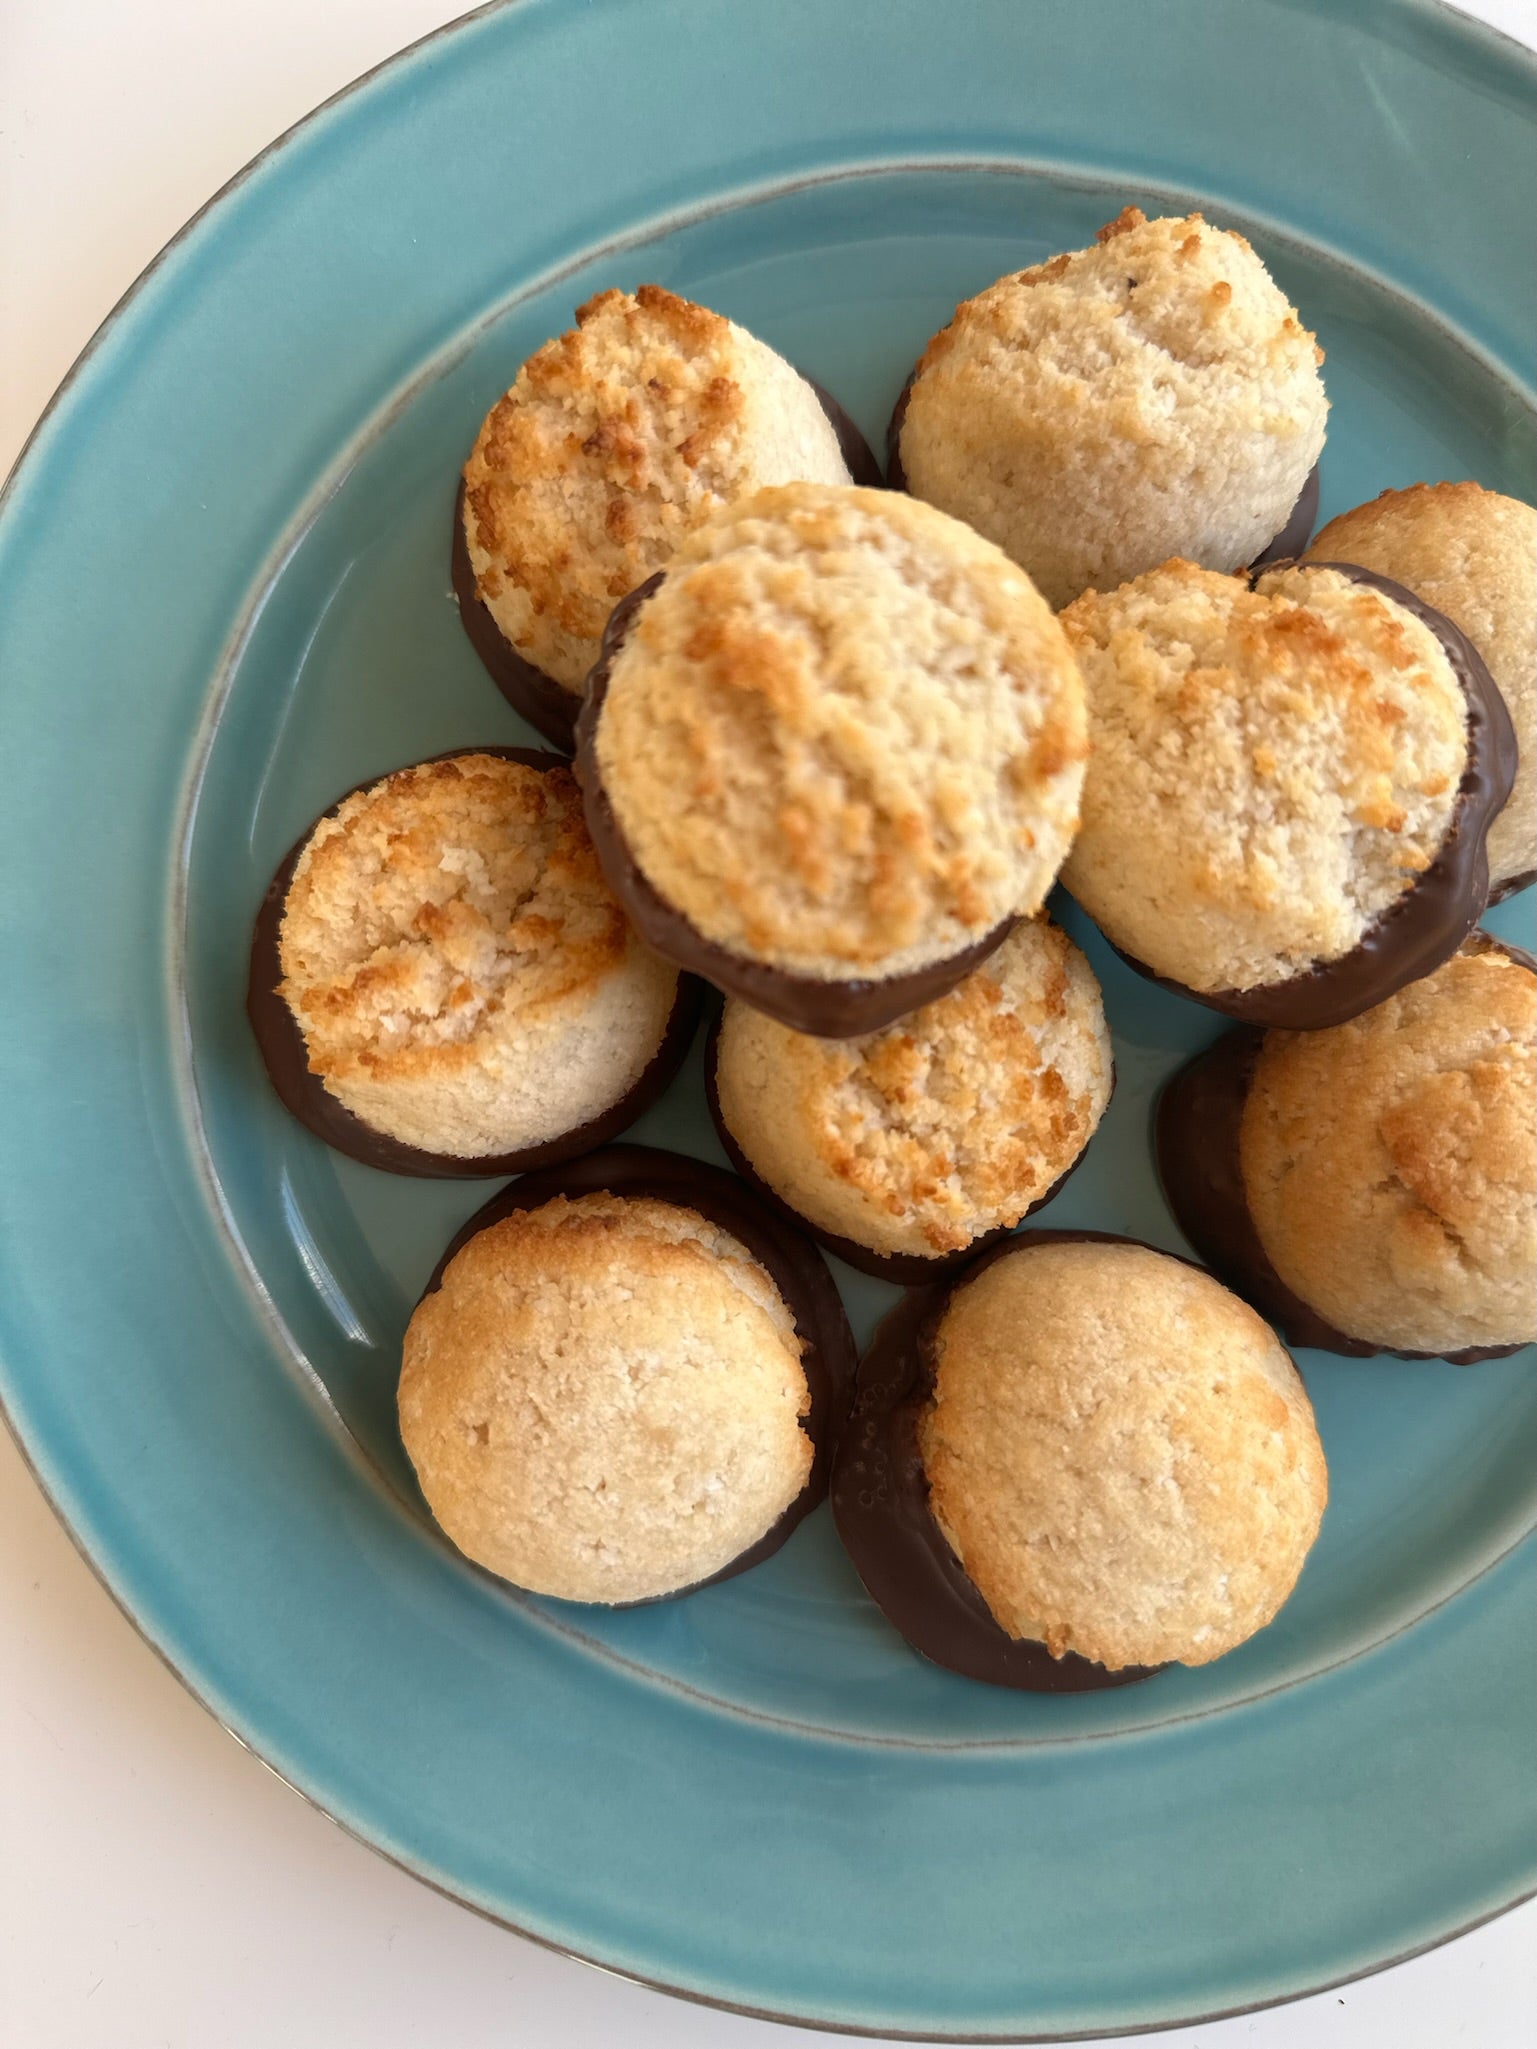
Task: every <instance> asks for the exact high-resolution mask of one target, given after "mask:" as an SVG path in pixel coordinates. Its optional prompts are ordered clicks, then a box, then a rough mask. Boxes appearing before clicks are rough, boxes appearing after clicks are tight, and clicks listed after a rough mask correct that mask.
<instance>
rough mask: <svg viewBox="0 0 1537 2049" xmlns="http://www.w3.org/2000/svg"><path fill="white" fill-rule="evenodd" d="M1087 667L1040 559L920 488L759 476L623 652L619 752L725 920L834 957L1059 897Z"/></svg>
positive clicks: (864, 965)
mask: <svg viewBox="0 0 1537 2049" xmlns="http://www.w3.org/2000/svg"><path fill="white" fill-rule="evenodd" d="M1085 748H1086V740H1085V716H1084V705H1083V686H1082V682H1081V679H1080V677H1079V675H1078V670H1077V665H1076V663H1075V662H1074V660H1073V656H1072V653H1071V651H1070V649H1069V647H1068V645H1067V642H1066V639H1065V638H1064V636H1063V633H1062V630H1061V628H1060V627H1059V626H1058V624H1057V622H1056V620H1055V619H1054V618H1053V617H1052V614H1051V612H1050V610H1049V608H1048V607H1047V605H1046V603H1045V601H1044V600H1043V599H1042V598H1041V596H1040V594H1039V593H1038V592H1037V591H1036V589H1035V587H1034V586H1033V585H1032V584H1031V582H1030V580H1029V578H1028V577H1027V576H1025V574H1024V573H1023V572H1022V571H1021V570H1019V569H1017V568H1016V567H1015V566H1014V564H1013V563H1011V562H1010V561H1009V560H1008V559H1007V557H1006V556H1004V555H1002V554H1001V553H1000V552H999V551H998V550H997V549H996V548H994V547H993V546H992V545H991V543H990V542H987V541H984V540H982V539H981V538H980V537H979V536H978V535H976V534H974V533H972V532H971V531H970V530H969V529H968V528H966V527H964V526H962V525H961V524H960V523H959V522H958V521H956V520H952V519H950V518H948V517H947V516H946V515H945V514H943V513H941V512H937V511H935V509H934V508H933V507H932V506H928V505H923V504H921V503H919V502H918V501H917V500H916V499H912V498H906V497H902V496H900V495H899V494H897V493H895V492H888V491H870V490H861V489H856V488H854V487H852V486H849V487H845V488H842V489H838V488H830V487H828V486H825V485H813V484H798V485H789V486H786V487H784V488H782V489H779V490H769V491H761V492H758V493H757V494H756V495H755V496H753V497H752V498H749V499H745V500H742V501H740V502H738V503H737V504H735V505H733V506H731V507H729V508H727V509H725V510H723V511H721V512H718V513H717V514H715V516H714V517H713V518H711V519H710V520H709V521H708V522H707V524H705V525H704V526H702V527H700V528H698V529H697V530H696V531H695V532H694V533H693V534H692V535H690V537H689V539H688V540H687V541H685V542H684V544H683V546H682V547H681V548H680V550H679V552H678V554H677V556H676V557H675V558H674V561H673V564H672V566H671V568H670V569H669V571H668V573H667V576H666V578H665V580H664V581H663V583H662V585H661V587H660V588H659V589H658V590H657V592H656V593H655V595H654V596H653V597H651V598H650V599H649V600H648V601H647V602H646V603H645V604H644V605H643V606H642V607H641V609H640V611H639V612H638V613H637V615H636V618H635V622H634V625H633V627H632V628H631V630H630V633H629V635H628V637H627V638H626V639H625V640H624V642H623V644H622V645H621V647H620V648H619V650H618V652H617V654H616V655H615V657H614V660H613V664H612V669H611V672H610V678H609V684H608V694H607V698H606V700H605V702H604V705H603V708H602V712H601V716H600V717H599V720H598V724H597V732H596V761H597V766H598V770H599V773H600V775H601V778H602V783H603V787H604V790H605V791H606V793H607V796H608V798H609V801H610V803H611V804H612V807H613V812H614V817H615V821H616V823H617V825H618V828H619V831H620V833H621V834H622V836H623V839H624V841H625V842H626V844H627V846H628V848H629V851H630V853H631V855H632V856H633V857H634V860H635V862H636V864H637V865H638V867H639V869H640V871H641V873H642V875H643V876H644V877H645V879H646V880H647V881H648V882H649V883H650V884H651V886H652V888H653V889H654V890H656V891H657V892H658V894H659V895H660V896H661V897H662V898H663V900H664V901H665V902H666V903H668V904H669V905H670V906H671V907H672V908H673V909H674V910H676V911H679V912H681V913H682V915H683V916H684V917H685V918H686V919H687V920H688V922H689V924H690V925H691V926H692V927H693V928H694V930H695V931H696V932H698V933H699V934H700V935H701V936H702V937H703V938H704V939H706V940H709V941H712V942H714V943H715V944H717V945H719V946H721V947H723V948H725V949H726V950H727V951H729V952H731V953H734V954H737V955H739V956H741V957H744V958H747V959H750V960H754V961H759V962H766V963H768V964H770V965H772V966H774V967H776V968H780V969H783V970H786V971H788V972H790V973H793V974H797V975H802V976H808V977H818V978H821V979H825V980H829V981H840V980H850V979H856V978H861V977H872V978H882V977H888V976H892V975H898V974H902V973H905V972H908V971H909V970H912V969H915V968H919V967H923V966H927V965H929V964H930V963H934V962H939V961H943V960H946V959H948V958H950V957H951V956H953V955H955V954H957V953H960V952H962V951H963V950H965V949H966V948H968V947H970V946H973V945H975V944H976V943H977V942H978V941H980V940H981V939H983V938H984V937H985V936H986V935H987V934H988V933H989V932H991V931H993V930H994V929H995V928H996V927H997V926H998V925H1000V924H1001V923H1003V922H1004V921H1005V920H1007V919H1009V918H1011V917H1014V916H1016V915H1026V916H1028V915H1030V914H1032V913H1033V912H1034V911H1035V910H1036V909H1038V908H1039V906H1040V904H1041V902H1042V900H1043V899H1044V897H1045V895H1046V892H1047V890H1048V889H1049V888H1050V887H1051V884H1052V882H1053V880H1054V879H1055V876H1056V873H1057V870H1058V868H1059V867H1060V866H1061V863H1062V858H1063V856H1064V854H1065V853H1066V851H1067V848H1068V846H1069V844H1070V843H1071V840H1072V835H1073V832H1074V831H1075V829H1076V826H1077V820H1078V793H1079V790H1080V787H1081V785H1082V781H1083V764H1084V755H1085Z"/></svg>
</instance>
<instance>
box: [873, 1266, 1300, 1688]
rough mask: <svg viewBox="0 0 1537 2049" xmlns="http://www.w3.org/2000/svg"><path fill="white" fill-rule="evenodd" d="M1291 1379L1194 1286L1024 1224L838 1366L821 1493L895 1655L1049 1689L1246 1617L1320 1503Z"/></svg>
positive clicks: (1236, 1625)
mask: <svg viewBox="0 0 1537 2049" xmlns="http://www.w3.org/2000/svg"><path fill="white" fill-rule="evenodd" d="M1327 1492H1328V1481H1327V1474H1326V1471H1325V1465H1324V1456H1323V1450H1322V1447H1321V1445H1320V1443H1319V1439H1318V1432H1317V1428H1316V1425H1315V1423H1314V1420H1313V1412H1312V1407H1311V1405H1310V1403H1309V1401H1308V1397H1307V1392H1306V1390H1305V1389H1304V1387H1303V1385H1302V1382H1301V1380H1300V1378H1299V1377H1298V1375H1297V1372H1296V1369H1295V1367H1294V1366H1293V1365H1292V1362H1291V1360H1290V1358H1289V1357H1288V1355H1287V1353H1286V1352H1285V1350H1284V1349H1283V1347H1282V1346H1281V1345H1280V1343H1279V1342H1278V1341H1277V1339H1276V1338H1275V1336H1274V1334H1273V1333H1272V1332H1271V1331H1270V1329H1269V1328H1268V1326H1267V1325H1266V1324H1265V1323H1264V1322H1262V1320H1261V1319H1260V1318H1259V1317H1258V1316H1256V1315H1255V1314H1254V1312H1253V1310H1251V1309H1250V1308H1248V1307H1247V1305H1246V1304H1244V1303H1243V1302H1241V1301H1239V1299H1238V1298H1237V1297H1236V1296H1235V1295H1231V1294H1229V1293H1228V1291H1227V1290H1226V1289H1225V1288H1223V1287H1222V1286H1220V1284H1219V1283H1218V1282H1216V1281H1215V1280H1213V1279H1212V1277H1211V1276H1210V1275H1209V1274H1206V1273H1203V1272H1201V1271H1200V1270H1199V1269H1198V1268H1195V1267H1192V1266H1189V1265H1188V1264H1186V1262H1184V1261H1183V1260H1178V1259H1172V1258H1170V1257H1169V1256H1168V1255H1167V1254H1164V1253H1160V1252H1155V1251H1153V1250H1152V1249H1151V1248H1150V1247H1148V1246H1145V1245H1138V1244H1135V1243H1133V1242H1131V1241H1129V1240H1126V1239H1109V1238H1103V1237H1099V1236H1097V1235H1096V1234H1093V1233H1079V1234H1075V1233H1060V1232H1036V1231H1026V1232H1023V1233H1021V1234H1020V1235H1019V1236H1018V1237H1017V1238H1012V1239H1010V1240H1008V1241H1007V1242H1006V1243H1005V1244H1004V1245H1001V1246H998V1247H996V1248H994V1249H993V1250H992V1251H991V1252H989V1253H986V1254H984V1255H983V1256H982V1258H981V1259H980V1260H979V1261H977V1262H976V1263H974V1264H973V1265H972V1266H971V1267H970V1268H969V1269H968V1270H967V1271H966V1272H965V1273H964V1274H963V1275H962V1277H961V1278H960V1280H959V1281H958V1282H955V1283H954V1284H952V1285H951V1286H950V1287H948V1288H939V1289H931V1290H928V1291H926V1292H925V1294H924V1295H919V1296H913V1297H909V1298H908V1301H907V1302H906V1303H904V1304H902V1305H899V1307H898V1309H897V1310H896V1311H894V1312H893V1314H892V1316H891V1318H889V1319H888V1324H887V1325H886V1326H883V1327H882V1330H881V1332H879V1333H878V1334H877V1338H876V1341H875V1343H874V1344H873V1345H872V1347H871V1349H870V1351H869V1353H868V1354H867V1355H866V1358H865V1361H864V1362H863V1364H862V1365H861V1368H860V1378H859V1384H858V1391H857V1393H856V1397H855V1409H854V1421H853V1424H852V1426H851V1428H850V1430H849V1432H848V1433H847V1435H846V1436H845V1439H844V1442H843V1445H842V1448H841V1450H840V1453H839V1459H838V1466H837V1471H836V1473H835V1476H834V1483H833V1506H834V1513H835V1515H836V1517H837V1520H838V1528H839V1533H840V1535H841V1536H842V1537H843V1540H844V1543H845V1544H846V1546H847V1547H848V1549H849V1552H850V1555H851V1557H852V1558H853V1561H854V1564H855V1566H856V1567H857V1569H858V1571H859V1573H860V1576H861V1578H862V1579H863V1580H864V1582H865V1585H866V1587H867V1588H868V1589H869V1591H870V1592H871V1594H872V1595H873V1596H874V1598H875V1600H876V1601H877V1602H878V1603H879V1604H880V1606H881V1607H882V1608H883V1609H884V1610H885V1612H886V1614H887V1615H888V1617H889V1618H890V1619H891V1620H892V1621H893V1622H894V1623H895V1624H896V1626H897V1627H898V1628H899V1629H900V1630H901V1631H902V1632H903V1634H905V1635H906V1636H907V1637H908V1639H909V1641H910V1642H911V1643H912V1644H913V1645H914V1647H915V1648H916V1649H918V1650H919V1651H921V1652H923V1653H924V1654H925V1655H926V1656H928V1657H930V1658H933V1659H934V1660H935V1661H936V1662H938V1663H941V1664H944V1665H947V1666H949V1667H950V1668H951V1669H953V1670H956V1671H961V1672H965V1673H967V1674H968V1675H969V1676H971V1677H974V1678H981V1679H987V1680H990V1681H992V1682H993V1683H995V1684H1002V1685H1012V1686H1022V1687H1029V1688H1031V1689H1036V1690H1049V1691H1069V1690H1078V1689H1080V1688H1082V1687H1084V1686H1089V1685H1095V1684H1098V1685H1104V1684H1108V1683H1117V1682H1122V1683H1123V1682H1124V1681H1125V1680H1127V1679H1130V1678H1137V1677H1143V1676H1146V1675H1147V1672H1148V1670H1149V1668H1152V1667H1156V1666H1158V1665H1161V1664H1165V1663H1174V1662H1178V1663H1182V1664H1189V1665H1202V1664H1206V1663H1208V1662H1210V1660H1212V1659H1213V1658H1217V1657H1221V1656H1222V1655H1223V1654H1224V1653H1225V1652H1227V1651H1230V1650H1232V1649H1233V1648H1235V1646H1237V1645H1238V1644H1240V1643H1242V1642H1244V1641H1245V1640H1246V1639H1247V1638H1248V1637H1250V1636H1252V1635H1253V1634H1254V1633H1255V1631H1256V1630H1259V1629H1262V1628H1263V1627H1264V1626H1265V1624H1266V1623H1267V1622H1269V1621H1270V1620H1271V1619H1272V1617H1273V1616H1274V1615H1275V1614H1276V1612H1277V1611H1278V1610H1279V1608H1280V1607H1281V1606H1282V1604H1283V1603H1284V1601H1285V1600H1286V1599H1287V1597H1288V1595H1289V1594H1290V1593H1291V1590H1292V1588H1293V1586H1294V1585H1295V1584H1296V1580H1297V1576H1298V1574H1299V1573H1300V1572H1301V1570H1302V1565H1303V1561H1304V1560H1305V1558H1306V1557H1307V1554H1308V1551H1309V1549H1310V1548H1311V1546H1312V1543H1313V1540H1314V1538H1315V1537H1316V1536H1317V1533H1318V1527H1319V1523H1320V1520H1321V1518H1322V1515H1323V1510H1324V1505H1325V1501H1326V1498H1327Z"/></svg>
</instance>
